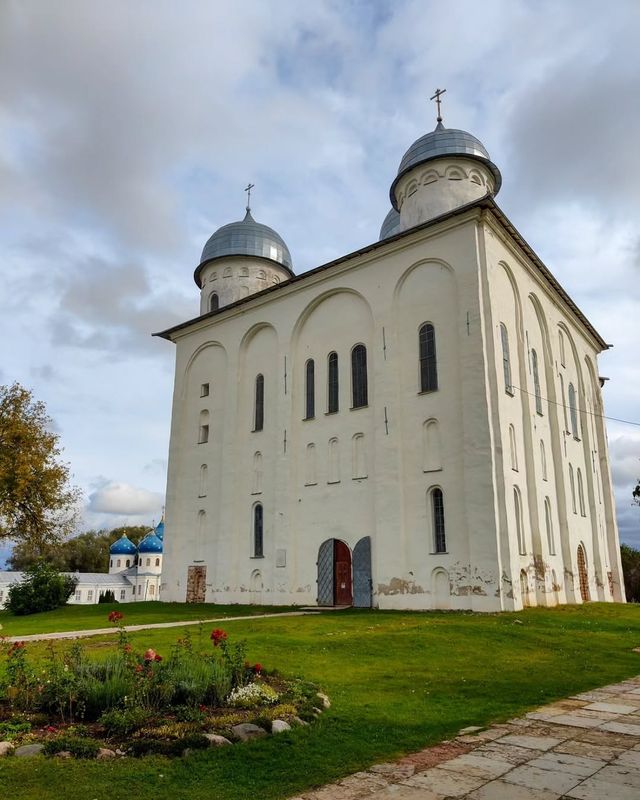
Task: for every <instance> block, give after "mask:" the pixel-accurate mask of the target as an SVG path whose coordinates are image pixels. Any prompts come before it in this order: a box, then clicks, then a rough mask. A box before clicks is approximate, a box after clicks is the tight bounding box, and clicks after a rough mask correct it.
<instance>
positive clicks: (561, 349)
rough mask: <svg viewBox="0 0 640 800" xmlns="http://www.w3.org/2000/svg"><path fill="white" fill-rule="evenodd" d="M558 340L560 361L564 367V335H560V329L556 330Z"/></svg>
mask: <svg viewBox="0 0 640 800" xmlns="http://www.w3.org/2000/svg"><path fill="white" fill-rule="evenodd" d="M558 342H559V344H560V363H561V364H562V366H563V367H564V365H565V360H564V336H563V335H562V331H558Z"/></svg>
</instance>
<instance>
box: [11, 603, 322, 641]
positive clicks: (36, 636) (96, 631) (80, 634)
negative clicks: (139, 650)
mask: <svg viewBox="0 0 640 800" xmlns="http://www.w3.org/2000/svg"><path fill="white" fill-rule="evenodd" d="M318 613H319V612H318V611H282V612H275V613H274V614H253V615H250V616H247V617H216V618H215V619H185V620H181V621H180V622H148V623H146V624H143V625H125V626H124V629H125V631H127V633H135V631H147V630H151V629H152V628H182V627H184V626H185V625H200V624H201V623H202V624H203V625H210V624H211V623H212V622H224V623H225V624H227V623H229V622H236V621H241V620H244V621H246V620H257V619H273V618H274V617H306V616H309V615H311V614H318ZM117 632H118V628H117V627H116V626H115V625H111V626H110V627H108V628H92V629H91V630H85V631H59V632H56V633H31V634H28V635H26V636H7V637H5V641H6V642H39V641H47V640H48V639H82V638H84V637H86V636H102V635H104V634H105V633H107V634H108V633H117Z"/></svg>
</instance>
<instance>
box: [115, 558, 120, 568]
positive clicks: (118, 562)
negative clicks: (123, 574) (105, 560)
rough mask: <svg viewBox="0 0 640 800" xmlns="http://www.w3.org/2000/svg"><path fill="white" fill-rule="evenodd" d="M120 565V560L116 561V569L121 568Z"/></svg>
mask: <svg viewBox="0 0 640 800" xmlns="http://www.w3.org/2000/svg"><path fill="white" fill-rule="evenodd" d="M120 564H121V561H120V559H118V560H117V561H116V567H119V566H120Z"/></svg>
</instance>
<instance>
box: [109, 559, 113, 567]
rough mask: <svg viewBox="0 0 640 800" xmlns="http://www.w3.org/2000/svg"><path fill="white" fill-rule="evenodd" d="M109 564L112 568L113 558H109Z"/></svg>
mask: <svg viewBox="0 0 640 800" xmlns="http://www.w3.org/2000/svg"><path fill="white" fill-rule="evenodd" d="M109 566H110V567H111V568H113V559H111V561H109Z"/></svg>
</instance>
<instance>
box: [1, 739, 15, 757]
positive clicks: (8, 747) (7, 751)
mask: <svg viewBox="0 0 640 800" xmlns="http://www.w3.org/2000/svg"><path fill="white" fill-rule="evenodd" d="M11 753H13V745H12V744H11V742H0V758H1V757H2V756H8V755H11Z"/></svg>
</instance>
